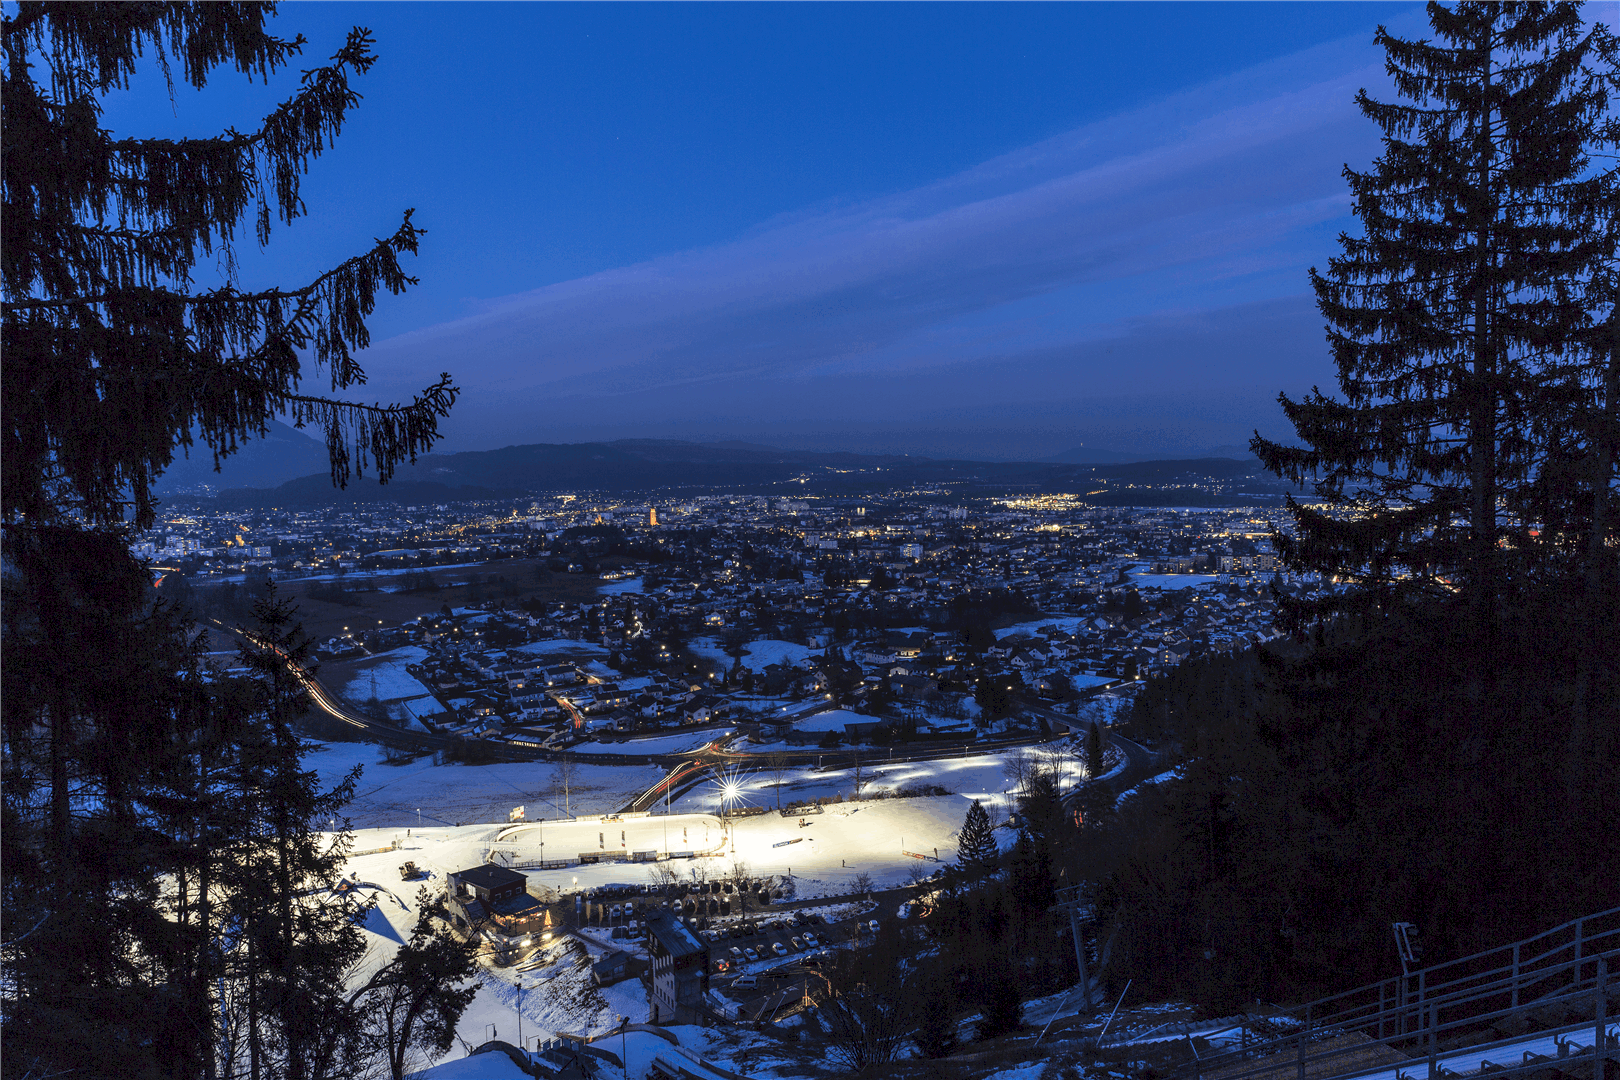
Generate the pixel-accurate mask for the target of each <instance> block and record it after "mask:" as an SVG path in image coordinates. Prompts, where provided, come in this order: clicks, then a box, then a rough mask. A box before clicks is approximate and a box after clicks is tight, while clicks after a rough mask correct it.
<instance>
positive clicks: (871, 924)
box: [866, 919, 878, 934]
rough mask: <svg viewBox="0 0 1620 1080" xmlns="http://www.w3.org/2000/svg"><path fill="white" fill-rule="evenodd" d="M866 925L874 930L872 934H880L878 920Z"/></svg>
mask: <svg viewBox="0 0 1620 1080" xmlns="http://www.w3.org/2000/svg"><path fill="white" fill-rule="evenodd" d="M866 925H867V926H870V927H871V928H872V933H874V934H875V933H877V932H878V922H877V920H876V919H873V920H872V921H871V922H869V923H867V924H866Z"/></svg>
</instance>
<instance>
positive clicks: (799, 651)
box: [687, 638, 817, 672]
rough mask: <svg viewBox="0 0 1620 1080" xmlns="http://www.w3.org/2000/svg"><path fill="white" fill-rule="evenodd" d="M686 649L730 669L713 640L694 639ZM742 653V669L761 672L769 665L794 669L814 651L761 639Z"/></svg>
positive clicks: (724, 654)
mask: <svg viewBox="0 0 1620 1080" xmlns="http://www.w3.org/2000/svg"><path fill="white" fill-rule="evenodd" d="M687 648H689V649H691V650H692V651H693V652H695V653H697V654H698V655H699V656H706V657H708V658H709V659H711V660H715V661H718V662H719V663H721V664H724V665H725V666H726V667H728V668H729V667H730V666H731V663H732V658H731V657H730V656H729V655H728V654H727V653H726V651H725V650H724V649H722V648H721V647H720V646H719V644H718V643H717V642H716V641H715V639H714V638H694V639H693V640H692V642H691V643H690V644H688V645H687ZM746 650H747V651H746V652H744V653H743V657H742V663H743V667H745V668H747V669H748V670H749V671H754V672H761V671H764V670H765V668H766V667H767V666H768V665H770V664H781V665H782V666H783V667H796V666H798V665H799V664H801V663H802V662H803V661H804V660H805V659H806V658H808V657H809V656H810V654H811V653H812V652H814V651H817V650H813V649H811V648H810V646H808V645H795V644H794V643H793V642H791V641H776V640H774V639H770V638H762V639H760V640H759V641H750V642H749V643H748V645H747V646H746Z"/></svg>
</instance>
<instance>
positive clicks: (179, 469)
mask: <svg viewBox="0 0 1620 1080" xmlns="http://www.w3.org/2000/svg"><path fill="white" fill-rule="evenodd" d="M192 437H193V439H197V435H196V433H193V436H192ZM330 469H331V459H330V458H329V457H328V456H327V453H326V442H325V440H323V439H314V438H311V437H310V436H308V435H306V434H304V433H303V432H302V431H299V430H298V429H297V428H295V427H291V426H289V425H287V424H283V423H281V422H280V421H279V420H272V421H270V425H269V431H268V432H267V433H266V434H265V435H264V437H263V438H257V439H249V440H247V441H246V442H245V443H243V444H242V445H241V446H240V447H239V448H238V449H237V451H236V453H234V454H232V455H231V456H230V457H228V458H226V459H225V460H224V461H222V462H220V470H219V472H215V471H214V455H213V454H212V453H211V452H210V451H209V449H208V447H207V446H205V445H203V443H202V442H201V440H200V439H197V442H196V444H195V445H194V446H192V448H191V454H190V456H189V457H188V456H186V453H185V451H183V450H181V449H178V448H177V449H176V450H175V456H174V461H173V462H172V463H171V464H170V465H169V467H168V468H167V469H165V470H164V471H163V475H162V476H160V477H159V478H158V482H157V485H156V491H157V493H158V494H160V495H163V494H171V493H173V492H177V491H184V490H186V489H188V488H196V487H200V486H202V485H204V484H206V485H209V486H211V487H213V488H216V489H219V490H224V489H226V488H273V487H278V486H280V485H281V484H285V483H286V482H287V481H289V480H295V479H297V478H298V477H300V476H308V475H310V474H311V473H316V472H322V473H327V474H328V475H330Z"/></svg>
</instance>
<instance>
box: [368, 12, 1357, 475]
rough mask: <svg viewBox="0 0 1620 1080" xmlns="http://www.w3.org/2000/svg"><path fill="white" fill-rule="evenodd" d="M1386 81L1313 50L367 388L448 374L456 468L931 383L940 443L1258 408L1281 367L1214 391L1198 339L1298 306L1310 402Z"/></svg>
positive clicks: (829, 405)
mask: <svg viewBox="0 0 1620 1080" xmlns="http://www.w3.org/2000/svg"><path fill="white" fill-rule="evenodd" d="M1382 80H1383V71H1382V66H1381V60H1380V58H1379V57H1378V56H1377V55H1376V53H1375V51H1374V50H1373V49H1372V47H1371V46H1370V43H1369V42H1367V41H1364V40H1358V41H1353V42H1339V43H1334V44H1330V45H1325V46H1321V47H1319V48H1316V49H1312V50H1309V51H1307V52H1305V53H1300V54H1297V55H1295V56H1291V57H1288V58H1285V59H1283V60H1280V61H1277V62H1274V63H1271V64H1267V65H1263V66H1261V67H1258V68H1255V69H1252V70H1250V71H1246V72H1243V73H1240V74H1238V75H1235V76H1233V77H1231V78H1228V79H1224V80H1221V81H1220V82H1217V83H1213V84H1209V85H1206V86H1203V87H1200V88H1198V89H1197V90H1195V91H1192V92H1188V93H1183V94H1178V95H1176V96H1174V97H1171V98H1167V99H1164V100H1162V101H1159V102H1156V103H1154V104H1152V105H1149V106H1146V107H1144V108H1141V109H1138V110H1135V111H1133V112H1131V113H1129V114H1125V115H1121V116H1117V117H1114V118H1111V119H1109V120H1107V121H1104V122H1101V123H1097V124H1092V125H1088V126H1086V127H1083V128H1081V129H1078V130H1076V131H1073V132H1069V133H1066V134H1064V135H1061V136H1059V137H1057V138H1053V139H1050V140H1047V141H1045V142H1043V143H1040V144H1038V145H1036V146H1031V147H1027V148H1025V149H1022V150H1019V151H1017V152H1015V153H1012V154H1008V155H1005V156H1003V157H1000V158H997V159H995V160H992V161H988V162H985V163H983V164H982V165H980V166H977V167H975V168H973V169H970V170H967V171H965V172H963V173H961V174H959V175H956V176H952V177H947V178H944V179H942V180H940V181H938V182H936V183H933V184H930V185H927V186H925V187H922V188H919V189H916V190H913V191H905V192H899V193H895V194H892V195H889V196H886V197H883V198H878V199H873V200H869V201H866V202H861V203H856V204H852V205H847V206H839V207H831V208H828V207H822V208H818V209H815V210H813V211H807V212H804V213H801V214H797V215H791V216H786V217H783V218H779V219H777V220H773V221H770V222H766V223H763V224H762V225H761V226H759V227H758V228H756V229H754V230H752V231H751V232H750V233H749V234H748V235H745V236H742V237H739V238H737V239H735V240H733V241H731V242H728V243H724V244H720V245H716V246H714V247H709V248H705V249H701V250H694V251H686V252H680V253H675V254H671V255H668V256H664V257H662V258H658V259H654V260H651V261H648V262H645V263H641V264H638V265H634V266H627V267H624V268H620V269H616V270H612V271H608V272H605V273H601V274H596V275H594V276H591V277H587V278H582V279H579V280H575V281H566V282H561V283H558V284H555V285H551V286H547V287H545V288H541V289H537V290H534V291H532V292H528V293H523V294H520V295H516V296H511V297H505V298H501V299H499V300H496V301H493V302H490V303H489V304H487V305H486V306H485V308H484V310H482V311H480V312H479V313H477V314H475V315H472V316H470V317H468V318H464V319H460V320H457V321H455V322H451V323H446V324H443V325H440V326H436V327H431V328H429V329H426V330H422V331H418V332H415V333H411V334H407V335H403V336H401V337H398V338H394V339H392V340H390V341H387V342H384V343H382V344H380V345H379V346H378V347H376V348H375V349H373V350H372V353H371V355H370V356H369V357H368V367H370V368H371V369H372V370H373V371H374V372H375V373H376V374H377V375H378V376H380V377H382V378H379V379H377V380H376V388H378V389H384V390H387V389H391V388H394V387H401V388H403V387H405V386H408V385H410V384H412V383H415V382H420V381H421V379H422V378H424V377H426V376H429V375H430V374H432V373H436V372H438V371H440V370H450V371H452V372H453V373H455V375H456V376H457V378H458V379H459V380H460V381H461V383H462V384H463V385H464V386H465V387H466V390H467V393H466V397H465V398H464V401H463V403H462V405H460V406H458V409H457V415H456V417H455V418H454V419H453V421H452V425H451V432H452V435H453V436H454V441H455V444H456V448H473V447H475V446H485V445H492V444H497V443H501V442H518V441H560V440H561V439H562V438H565V437H567V436H566V435H559V434H558V433H559V432H575V433H578V432H580V431H583V430H585V426H588V427H589V429H590V430H591V432H592V433H593V434H592V435H591V436H590V437H611V436H612V435H613V434H615V433H617V434H622V435H632V434H646V433H650V432H659V433H662V432H668V433H670V434H674V433H675V427H676V426H679V424H681V423H686V424H690V423H692V422H694V421H701V420H705V419H706V420H707V422H709V423H710V424H711V426H712V425H714V424H719V423H723V422H732V421H736V422H741V421H743V420H746V419H747V418H748V417H750V416H756V417H764V416H768V415H772V414H773V410H774V411H777V412H779V411H780V410H783V409H784V407H789V408H793V407H797V408H804V407H808V406H809V405H810V404H811V403H812V402H813V403H814V409H813V411H814V412H815V413H816V414H817V415H818V417H819V419H818V421H817V422H818V423H821V424H824V425H831V426H833V427H836V425H837V424H838V423H839V422H840V419H839V418H840V417H841V416H842V417H843V418H844V419H846V420H847V421H849V422H850V423H851V424H855V425H863V424H868V423H871V422H874V421H873V418H872V412H873V409H874V407H875V405H876V404H877V403H876V401H875V398H874V396H875V395H883V396H887V395H890V394H894V393H896V388H897V387H901V386H904V385H906V384H907V383H908V382H910V383H911V384H912V389H913V390H914V391H915V390H916V384H917V383H918V382H919V381H921V382H923V383H925V384H926V388H927V389H926V392H924V393H913V394H910V395H907V394H905V393H904V392H902V393H901V396H900V399H899V400H898V401H893V402H890V403H889V405H888V412H889V415H891V416H897V415H898V414H896V413H895V408H896V406H898V407H899V409H900V411H901V412H903V413H904V414H905V416H906V417H907V418H908V419H907V422H915V423H923V422H925V421H926V420H927V416H925V414H932V415H934V416H935V418H936V419H937V418H938V417H940V416H943V415H945V414H948V413H950V412H951V411H952V410H953V409H955V410H967V411H969V412H971V411H972V410H974V409H980V408H983V407H984V406H985V404H986V402H992V401H993V402H997V403H1003V404H1004V407H1005V408H1007V409H1013V410H1014V412H1016V409H1015V408H1014V406H1015V405H1016V402H1017V400H1018V396H1019V395H1023V396H1024V398H1025V400H1030V399H1031V397H1033V399H1034V400H1044V401H1047V402H1050V401H1053V400H1059V399H1061V400H1068V401H1074V402H1077V403H1083V401H1084V400H1085V399H1086V398H1087V397H1088V396H1089V397H1091V398H1095V399H1098V400H1101V399H1102V398H1106V397H1109V396H1112V395H1119V394H1125V393H1138V392H1141V393H1149V394H1151V392H1152V390H1153V383H1154V380H1158V382H1159V383H1160V385H1161V386H1162V385H1163V384H1164V382H1165V381H1166V380H1169V381H1171V382H1173V383H1174V385H1176V386H1178V387H1181V388H1184V389H1185V388H1190V387H1198V386H1214V385H1220V386H1225V387H1228V388H1230V387H1232V386H1234V385H1238V384H1241V385H1243V386H1245V387H1250V386H1255V385H1256V384H1255V380H1256V378H1258V377H1261V376H1262V371H1261V370H1260V369H1264V372H1263V374H1264V376H1266V377H1270V376H1275V375H1277V374H1280V373H1281V372H1279V371H1278V370H1277V367H1278V365H1276V364H1271V363H1262V364H1260V365H1258V367H1257V368H1255V369H1254V370H1247V371H1244V370H1234V369H1232V368H1230V367H1228V368H1227V369H1226V370H1224V371H1222V370H1220V369H1219V368H1215V367H1212V366H1211V365H1210V364H1209V363H1207V362H1201V361H1200V359H1199V358H1198V357H1195V356H1188V355H1186V353H1185V351H1184V350H1185V348H1186V347H1187V345H1186V340H1187V333H1183V331H1187V332H1188V333H1191V332H1192V331H1189V330H1187V328H1188V327H1194V326H1195V324H1199V320H1200V319H1202V320H1203V322H1202V324H1201V325H1202V329H1198V330H1197V331H1196V333H1193V336H1194V337H1195V338H1197V340H1198V341H1201V342H1203V344H1202V345H1200V346H1198V348H1200V349H1202V350H1203V351H1205V352H1206V353H1207V352H1208V351H1209V350H1210V349H1212V348H1213V349H1216V350H1217V351H1220V350H1222V349H1225V350H1227V351H1232V350H1233V349H1236V351H1238V352H1241V351H1242V350H1241V343H1242V339H1243V337H1244V335H1245V334H1246V333H1254V334H1255V335H1256V342H1257V343H1258V342H1259V341H1260V340H1262V339H1265V340H1270V341H1271V346H1270V347H1273V348H1278V347H1281V346H1277V345H1276V342H1275V340H1274V339H1275V338H1276V335H1275V334H1272V335H1271V337H1270V338H1268V337H1267V332H1265V331H1264V330H1257V329H1256V328H1257V327H1259V326H1260V324H1262V323H1264V322H1265V320H1266V319H1268V318H1271V319H1275V318H1276V317H1278V315H1277V312H1278V310H1282V309H1275V308H1266V307H1264V305H1265V303H1266V302H1270V301H1276V300H1278V299H1279V298H1284V297H1292V298H1294V299H1292V300H1290V301H1289V302H1288V303H1286V304H1285V305H1284V308H1285V309H1286V312H1287V315H1286V319H1287V320H1292V321H1290V322H1288V326H1289V330H1288V332H1287V334H1285V335H1284V337H1287V338H1288V340H1289V341H1290V342H1292V344H1290V345H1288V346H1287V347H1286V348H1287V350H1291V351H1294V352H1304V353H1310V354H1311V355H1300V356H1291V357H1289V358H1288V360H1289V362H1288V364H1286V365H1284V366H1285V367H1286V368H1287V370H1288V371H1289V372H1290V373H1293V374H1296V375H1297V374H1300V373H1304V375H1305V377H1304V381H1305V382H1307V383H1308V382H1309V381H1312V380H1313V379H1320V378H1322V374H1321V373H1322V371H1323V370H1325V369H1324V368H1323V367H1322V360H1321V351H1320V348H1319V343H1320V336H1319V334H1318V335H1317V336H1316V339H1315V340H1316V342H1317V348H1315V349H1314V350H1312V348H1311V347H1310V346H1309V345H1307V344H1305V340H1306V339H1304V338H1301V337H1300V333H1299V332H1300V329H1301V327H1308V326H1310V325H1311V324H1312V323H1313V322H1314V320H1313V318H1312V316H1311V315H1310V312H1309V308H1308V305H1304V304H1302V303H1301V302H1299V300H1298V297H1299V295H1300V294H1301V293H1302V291H1303V285H1304V281H1303V267H1304V266H1305V265H1308V264H1309V263H1311V262H1314V261H1319V260H1320V259H1321V258H1322V257H1323V256H1324V255H1325V253H1326V252H1325V250H1324V249H1325V245H1326V242H1327V241H1328V240H1329V238H1330V236H1331V233H1332V231H1333V227H1334V226H1336V225H1342V222H1343V221H1344V220H1345V219H1346V217H1347V215H1348V211H1349V203H1348V200H1347V198H1346V197H1345V195H1344V186H1343V182H1342V180H1341V179H1340V177H1339V171H1340V167H1341V164H1342V163H1343V162H1344V161H1346V160H1362V161H1364V160H1366V159H1367V158H1368V157H1369V156H1370V155H1371V153H1372V152H1374V150H1375V147H1376V143H1375V140H1374V136H1373V132H1372V131H1371V129H1370V125H1369V124H1367V123H1366V121H1365V120H1363V119H1362V118H1361V117H1359V115H1358V114H1357V113H1356V112H1355V109H1354V107H1353V105H1352V103H1351V102H1352V98H1353V96H1354V93H1355V91H1356V89H1357V88H1359V87H1361V86H1372V85H1376V84H1378V83H1381V82H1382ZM1256 304H1259V305H1261V307H1260V308H1256V307H1255V306H1254V305H1256ZM1262 310H1263V311H1265V312H1267V313H1268V314H1266V315H1264V316H1263V317H1262V316H1261V315H1260V314H1257V312H1261V311H1262ZM1223 312H1225V314H1224V315H1223V314H1222V313H1223ZM1201 313H1204V314H1201ZM1244 319H1249V320H1250V321H1249V322H1248V323H1247V324H1245V322H1244ZM1301 320H1303V321H1301ZM1285 321H1286V320H1285ZM1160 328H1162V329H1164V330H1165V331H1167V332H1164V333H1160V332H1158V330H1159V329H1160ZM1178 328H1179V329H1178ZM1178 335H1180V337H1179V338H1178ZM1200 335H1201V336H1200ZM1211 335H1215V336H1214V337H1211ZM1115 339H1117V340H1120V341H1126V340H1129V341H1131V342H1134V344H1133V345H1132V346H1131V351H1132V354H1133V364H1134V369H1133V370H1131V371H1122V370H1120V369H1119V367H1118V365H1117V364H1114V363H1111V362H1110V361H1109V359H1108V350H1107V349H1106V348H1098V347H1096V345H1097V343H1099V342H1107V341H1110V340H1115ZM1177 340H1181V341H1182V344H1181V345H1180V346H1179V347H1178V346H1177V344H1176V341H1177ZM1154 342H1156V343H1157V344H1156V345H1153V344H1151V343H1154ZM1212 343H1213V344H1212ZM1223 343H1224V344H1223ZM1155 349H1157V350H1158V351H1154V350H1155ZM1305 368H1310V371H1309V372H1308V373H1306V372H1304V369H1305ZM1297 381H1298V380H1297V378H1295V379H1290V383H1291V384H1292V383H1294V382H1297ZM1088 388H1089V389H1088ZM1054 389H1056V391H1057V392H1055V393H1054V392H1053V390H1054ZM1274 390H1275V386H1274V385H1273V386H1272V389H1271V390H1270V391H1268V392H1267V393H1266V397H1267V398H1269V396H1270V394H1271V393H1274ZM793 399H797V401H795V400H793ZM908 399H909V400H908ZM1167 401H1168V399H1167ZM925 402H926V404H925ZM677 403H678V404H679V406H680V408H681V409H682V410H683V411H682V412H680V413H679V415H678V416H677V415H672V412H671V410H672V408H673V407H674V406H675V405H676V404H677ZM1030 418H1031V421H1032V422H1033V421H1034V413H1033V412H1032V413H1031V416H1030ZM1008 422H1010V423H1012V424H1014V425H1016V423H1017V419H1016V416H1015V415H1013V416H1011V418H1010V419H1009V421H1008ZM615 424H617V425H618V426H617V427H615ZM582 425H585V426H582ZM578 437H584V436H578Z"/></svg>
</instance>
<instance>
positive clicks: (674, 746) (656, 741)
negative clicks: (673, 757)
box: [569, 728, 732, 755]
mask: <svg viewBox="0 0 1620 1080" xmlns="http://www.w3.org/2000/svg"><path fill="white" fill-rule="evenodd" d="M731 733H732V729H730V728H724V729H719V730H715V729H711V730H709V731H690V732H687V733H686V734H684V735H659V736H656V737H654V738H650V739H627V740H624V741H619V740H615V741H613V742H588V743H579V744H578V745H576V746H571V747H569V749H570V750H571V751H573V752H575V753H580V754H640V755H647V754H684V753H686V752H687V751H689V750H696V749H698V748H699V747H700V746H706V745H708V744H709V743H712V742H714V741H715V740H716V739H723V738H725V737H726V736H727V735H730V734H731Z"/></svg>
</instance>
